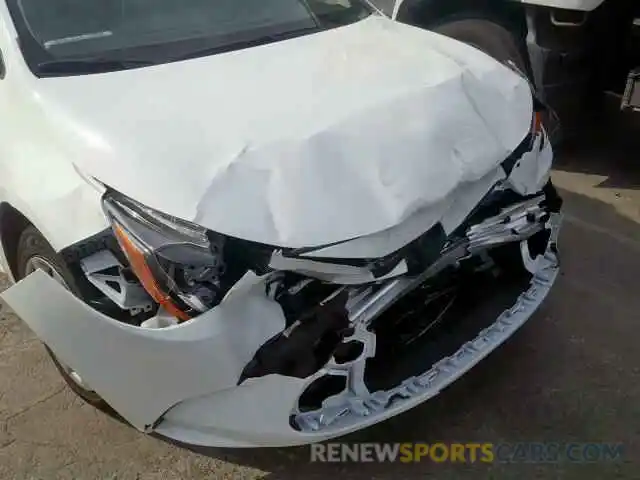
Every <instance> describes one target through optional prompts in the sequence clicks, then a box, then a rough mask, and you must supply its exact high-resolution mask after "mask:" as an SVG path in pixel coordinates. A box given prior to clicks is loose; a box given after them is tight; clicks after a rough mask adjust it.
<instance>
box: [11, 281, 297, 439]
mask: <svg viewBox="0 0 640 480" xmlns="http://www.w3.org/2000/svg"><path fill="white" fill-rule="evenodd" d="M2 298H3V299H4V300H5V301H6V302H7V303H8V304H9V305H10V306H11V308H12V309H13V310H14V311H15V312H16V313H17V314H18V315H19V316H20V317H21V318H22V319H23V320H24V321H25V322H26V323H27V324H28V325H29V327H30V328H31V329H32V330H33V331H34V332H35V334H36V335H37V336H38V337H39V338H40V340H42V341H43V342H45V343H46V344H47V345H48V346H49V347H50V348H51V349H52V350H53V352H54V353H55V354H56V356H58V357H59V358H60V360H62V361H63V362H64V363H65V364H66V365H69V366H70V367H71V368H73V370H75V371H76V372H78V374H79V375H80V376H81V377H82V378H83V379H86V380H87V383H88V384H89V385H91V388H92V389H94V390H95V391H96V392H98V393H99V394H100V396H101V397H102V398H104V399H105V400H106V401H107V403H109V404H110V405H111V406H112V407H113V408H114V409H115V410H116V411H118V413H120V414H121V415H122V416H123V417H124V418H125V419H126V420H127V421H129V422H130V423H131V424H132V425H134V426H135V427H137V428H139V429H141V430H144V429H145V428H146V427H147V426H149V425H152V424H153V423H154V422H155V421H156V420H157V419H158V418H159V417H160V416H161V415H162V414H163V413H164V412H166V411H167V410H168V409H169V408H170V407H172V406H173V405H175V404H176V403H179V402H181V401H183V400H185V399H189V398H193V397H198V396H200V395H205V394H210V393H212V392H216V391H220V390H224V389H227V388H231V387H235V386H236V384H237V381H238V379H239V378H240V374H241V372H242V370H243V368H244V367H245V365H246V364H247V362H248V361H249V360H251V358H252V357H253V356H254V354H255V352H256V350H257V349H258V348H259V347H260V346H261V345H262V344H264V343H265V341H266V340H268V339H269V338H271V337H273V336H274V335H275V334H277V333H279V332H281V331H282V330H283V329H284V327H285V319H284V316H283V314H282V310H281V308H280V306H279V305H278V304H277V303H275V302H273V301H271V300H269V299H267V298H266V296H265V295H264V286H263V285H262V284H261V282H260V281H258V280H255V281H247V280H246V279H243V282H242V285H241V286H239V287H238V289H237V290H235V291H234V294H233V295H228V296H227V298H225V301H224V302H223V303H222V304H220V305H219V306H218V307H217V308H215V309H213V310H211V311H209V312H207V313H205V314H203V315H201V316H199V317H197V318H195V319H193V320H191V321H189V322H187V323H184V324H181V325H178V326H174V327H168V328H163V329H145V328H139V327H134V326H131V325H127V324H124V323H120V322H118V321H116V320H113V319H111V318H109V317H106V316H104V315H102V314H100V313H99V312H97V311H95V310H93V309H91V308H90V307H89V306H87V305H86V304H85V303H83V302H82V301H81V300H79V299H77V298H76V297H74V296H72V295H71V294H70V293H69V292H68V291H67V290H65V289H64V287H62V286H61V285H59V284H58V283H56V282H55V281H54V280H52V279H51V278H50V277H48V276H47V275H46V274H45V273H43V272H42V271H40V270H38V271H36V272H35V273H33V274H31V275H29V276H28V277H27V278H25V279H24V280H22V281H20V282H19V283H17V284H16V285H15V286H13V287H12V288H10V289H9V290H7V291H6V292H4V293H3V294H2ZM34 298H37V299H38V301H37V302H34V301H33V299H34ZM52 306H55V308H52Z"/></svg>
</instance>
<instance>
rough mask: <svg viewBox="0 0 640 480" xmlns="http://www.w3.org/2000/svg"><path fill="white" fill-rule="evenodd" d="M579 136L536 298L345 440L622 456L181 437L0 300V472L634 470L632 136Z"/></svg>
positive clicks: (25, 475)
mask: <svg viewBox="0 0 640 480" xmlns="http://www.w3.org/2000/svg"><path fill="white" fill-rule="evenodd" d="M638 132H640V129H639V130H638ZM584 139H585V142H586V143H585V144H583V145H581V146H578V147H574V148H568V149H566V150H565V151H563V152H560V153H559V155H558V161H557V164H556V168H555V172H554V178H555V182H556V184H557V185H558V186H559V187H560V189H561V192H562V194H563V196H564V197H565V200H566V202H567V203H566V223H565V226H564V227H563V232H562V235H561V253H562V260H563V274H562V276H561V278H560V279H559V280H558V283H557V286H556V288H555V290H554V291H553V292H552V294H551V296H550V298H549V299H548V300H547V302H546V303H545V304H544V306H543V308H542V309H541V311H540V312H539V313H538V314H537V315H536V316H535V318H533V319H532V320H531V321H530V322H529V323H528V324H527V325H526V326H525V327H524V328H523V329H522V330H521V331H520V332H519V333H518V334H517V335H516V336H515V337H513V338H512V339H511V340H510V341H509V342H508V343H507V344H506V345H505V346H504V347H503V348H502V349H500V350H499V351H497V352H496V353H494V354H493V355H491V356H490V357H489V358H488V359H486V360H485V361H484V362H483V363H481V364H480V365H479V366H478V367H477V368H476V369H474V370H473V371H472V372H470V373H469V374H468V375H466V376H465V377H464V378H463V379H461V380H460V381H459V382H458V383H456V384H455V385H454V386H452V387H451V388H450V389H448V390H446V391H445V392H443V393H442V394H441V395H440V396H439V397H437V398H435V399H434V400H432V401H431V402H428V403H427V404H424V405H422V406H421V407H419V408H416V409H414V410H413V411H411V412H409V413H406V414H404V415H402V416H400V417H398V418H395V419H393V420H391V421H388V422H386V423H384V424H381V425H379V426H377V427H374V428H372V429H369V430H366V431H364V432H360V433H358V434H356V435H353V436H351V437H348V438H347V439H345V440H346V441H349V442H359V441H362V442H405V441H425V442H437V441H443V442H454V441H460V442H471V441H477V442H501V441H514V442H515V441H526V442H530V441H531V442H533V441H550V442H569V441H573V442H615V443H618V442H621V443H623V444H624V456H625V459H626V460H625V461H623V462H620V463H614V464H593V465H574V464H566V463H563V464H551V465H499V464H496V465H489V466H487V465H485V466H481V465H451V464H432V463H421V464H417V465H412V466H407V465H404V464H402V465H401V464H376V465H372V464H366V465H355V464H343V465H338V466H336V465H333V466H329V465H322V464H312V463H310V462H309V449H308V448H295V449H270V450H261V451H249V450H218V449H208V450H203V451H199V452H194V451H187V450H185V449H182V448H178V447H176V446H173V445H171V444H169V443H166V442H164V441H162V440H159V439H156V438H152V437H148V436H144V435H142V434H140V433H138V432H136V431H134V430H133V429H131V428H129V427H127V426H125V425H123V424H121V423H119V422H118V421H116V420H114V419H112V418H110V417H107V416H106V415H104V414H103V413H101V412H98V411H95V410H94V409H93V408H91V407H89V406H87V405H85V404H83V402H82V401H80V400H79V399H77V398H76V397H75V396H74V395H73V394H72V393H71V392H70V391H69V390H68V389H67V388H66V387H65V386H64V385H63V383H62V381H61V380H60V378H59V376H58V374H57V372H56V371H55V369H54V367H53V365H52V364H51V362H50V361H49V359H48V358H47V356H46V355H45V352H44V349H43V348H42V346H41V345H40V344H39V343H38V341H37V340H36V339H35V338H34V337H33V335H32V334H31V333H30V332H29V330H28V329H27V328H26V327H25V326H24V325H23V324H22V323H21V321H20V320H19V319H18V318H17V317H16V316H15V315H14V314H12V313H11V312H10V311H9V309H8V308H7V307H6V306H4V305H2V304H0V317H1V320H0V478H1V479H50V478H56V479H58V478H60V479H67V478H68V479H71V478H73V479H146V480H150V479H156V478H157V479H163V480H170V479H185V478H194V479H204V478H269V479H279V478H325V477H326V476H328V475H336V476H339V477H342V478H354V479H355V478H362V479H365V478H399V479H400V478H418V477H420V478H424V477H425V476H437V477H438V478H460V477H469V478H478V477H485V478H486V477H489V478H521V479H523V478H613V476H614V474H616V475H617V476H618V478H622V477H626V478H638V474H637V472H638V471H640V469H639V466H638V465H634V464H633V463H632V459H633V458H640V457H638V453H640V348H638V339H639V338H640V335H639V332H640V279H639V272H640V136H639V135H637V134H634V135H631V136H623V137H622V138H618V137H616V136H615V135H612V134H610V133H601V134H600V135H591V134H589V135H586V134H585V136H584ZM0 282H2V283H3V284H4V285H3V286H4V287H6V281H5V280H0ZM0 288H2V287H0ZM336 478H338V477H336Z"/></svg>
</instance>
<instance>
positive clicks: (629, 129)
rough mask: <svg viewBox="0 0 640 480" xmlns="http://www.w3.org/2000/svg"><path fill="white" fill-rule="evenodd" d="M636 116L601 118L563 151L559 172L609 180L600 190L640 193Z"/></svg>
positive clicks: (557, 165) (639, 122)
mask: <svg viewBox="0 0 640 480" xmlns="http://www.w3.org/2000/svg"><path fill="white" fill-rule="evenodd" d="M635 115H637V117H631V118H629V117H626V118H622V119H620V117H616V116H611V117H601V118H600V119H599V121H597V122H594V123H593V124H591V125H589V126H588V127H587V129H586V130H585V132H584V133H583V134H582V135H580V136H579V137H578V138H576V139H572V140H571V141H569V142H567V143H566V144H565V145H563V146H562V147H560V148H559V150H558V155H557V157H556V162H555V168H556V170H560V171H566V172H574V173H584V174H588V175H597V176H602V177H606V178H605V179H604V180H603V181H602V182H600V183H599V184H598V187H600V188H614V189H633V190H640V114H635ZM609 118H610V119H609Z"/></svg>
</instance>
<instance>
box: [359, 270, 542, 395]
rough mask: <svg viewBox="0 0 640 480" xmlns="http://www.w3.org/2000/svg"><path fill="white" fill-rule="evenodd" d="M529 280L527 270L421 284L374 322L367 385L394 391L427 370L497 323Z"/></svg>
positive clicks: (455, 276)
mask: <svg viewBox="0 0 640 480" xmlns="http://www.w3.org/2000/svg"><path fill="white" fill-rule="evenodd" d="M449 274H450V272H449ZM459 275H462V278H461V277H460V276H459ZM530 281H531V275H530V274H528V273H527V272H526V271H522V272H520V273H519V274H518V275H514V274H513V273H511V272H510V274H509V275H498V276H496V275H494V274H493V273H492V272H491V271H485V272H479V273H473V274H471V273H455V274H454V275H453V276H452V277H451V278H450V279H449V281H448V282H447V280H446V279H444V282H443V284H442V285H439V286H438V289H437V290H436V292H433V288H432V287H431V286H429V285H428V284H425V285H423V286H422V287H420V288H418V289H416V290H415V291H413V292H412V293H410V294H409V295H407V296H406V297H405V298H404V299H403V300H401V301H400V302H398V303H397V304H395V305H393V306H392V307H391V308H390V309H389V310H388V311H387V312H386V313H385V314H384V315H382V316H381V317H380V318H378V319H377V320H376V321H375V322H374V323H373V325H372V327H371V328H372V330H373V331H374V332H375V334H376V355H375V357H373V358H369V359H367V365H366V370H365V375H364V380H365V384H366V385H367V387H368V388H369V390H370V391H371V392H376V391H380V390H389V389H392V388H395V387H397V386H398V385H400V384H401V383H402V382H403V381H404V380H406V379H407V378H410V377H414V376H418V375H421V374H423V373H424V372H426V371H427V370H429V369H430V368H431V367H432V366H433V365H434V364H435V363H437V362H438V361H439V360H441V359H442V358H444V357H448V356H451V355H452V354H454V353H455V352H456V351H457V350H458V349H459V348H460V347H461V346H462V345H463V344H465V343H466V342H468V341H470V340H473V339H474V338H475V337H477V336H478V334H479V333H480V332H481V331H482V330H483V329H484V328H486V327H488V326H490V325H492V324H493V323H495V321H496V319H497V318H498V316H500V314H502V312H504V311H505V310H506V309H508V308H510V307H511V306H513V304H514V303H515V302H516V301H517V299H518V297H519V296H520V294H521V293H522V292H523V291H524V290H526V289H527V288H528V285H529V282H530ZM426 299H430V301H425V300H426Z"/></svg>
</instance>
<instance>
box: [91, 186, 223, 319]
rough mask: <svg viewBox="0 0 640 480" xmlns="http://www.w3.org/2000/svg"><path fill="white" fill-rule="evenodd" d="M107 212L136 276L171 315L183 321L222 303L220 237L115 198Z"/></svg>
mask: <svg viewBox="0 0 640 480" xmlns="http://www.w3.org/2000/svg"><path fill="white" fill-rule="evenodd" d="M103 207H104V211H105V213H106V215H107V217H108V218H109V220H110V222H111V226H112V228H113V232H114V234H115V237H116V239H117V240H118V244H119V245H120V248H121V249H122V251H123V253H124V254H125V256H126V257H127V260H128V261H129V266H130V268H131V270H132V272H133V273H134V274H135V275H136V277H138V279H139V280H140V283H141V284H142V285H143V287H144V288H145V289H146V290H147V292H148V293H149V294H150V295H151V297H153V299H154V300H155V301H156V302H157V303H158V304H159V305H160V306H161V307H163V308H164V309H165V310H166V311H167V312H169V313H170V314H172V315H174V316H175V317H176V318H178V319H179V320H181V321H185V320H188V319H190V318H192V317H194V316H196V315H197V314H199V313H202V312H205V311H207V310H209V309H210V308H212V307H213V306H215V305H216V304H217V303H219V301H220V300H221V298H219V297H221V295H222V292H221V287H220V277H221V275H222V274H223V273H224V269H225V263H224V261H223V254H222V253H223V247H224V240H225V238H224V237H223V236H222V235H218V234H215V233H213V232H210V231H208V230H207V229H205V228H203V227H201V226H199V225H196V224H193V223H191V222H186V221H184V220H181V219H179V218H176V217H173V216H171V215H166V214H164V213H161V212H158V211H156V210H153V209H151V208H149V207H146V206H144V205H142V204H140V203H138V202H136V201H134V200H132V199H130V198H128V197H125V196H124V195H120V194H117V193H107V194H106V195H105V197H104V199H103Z"/></svg>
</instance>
